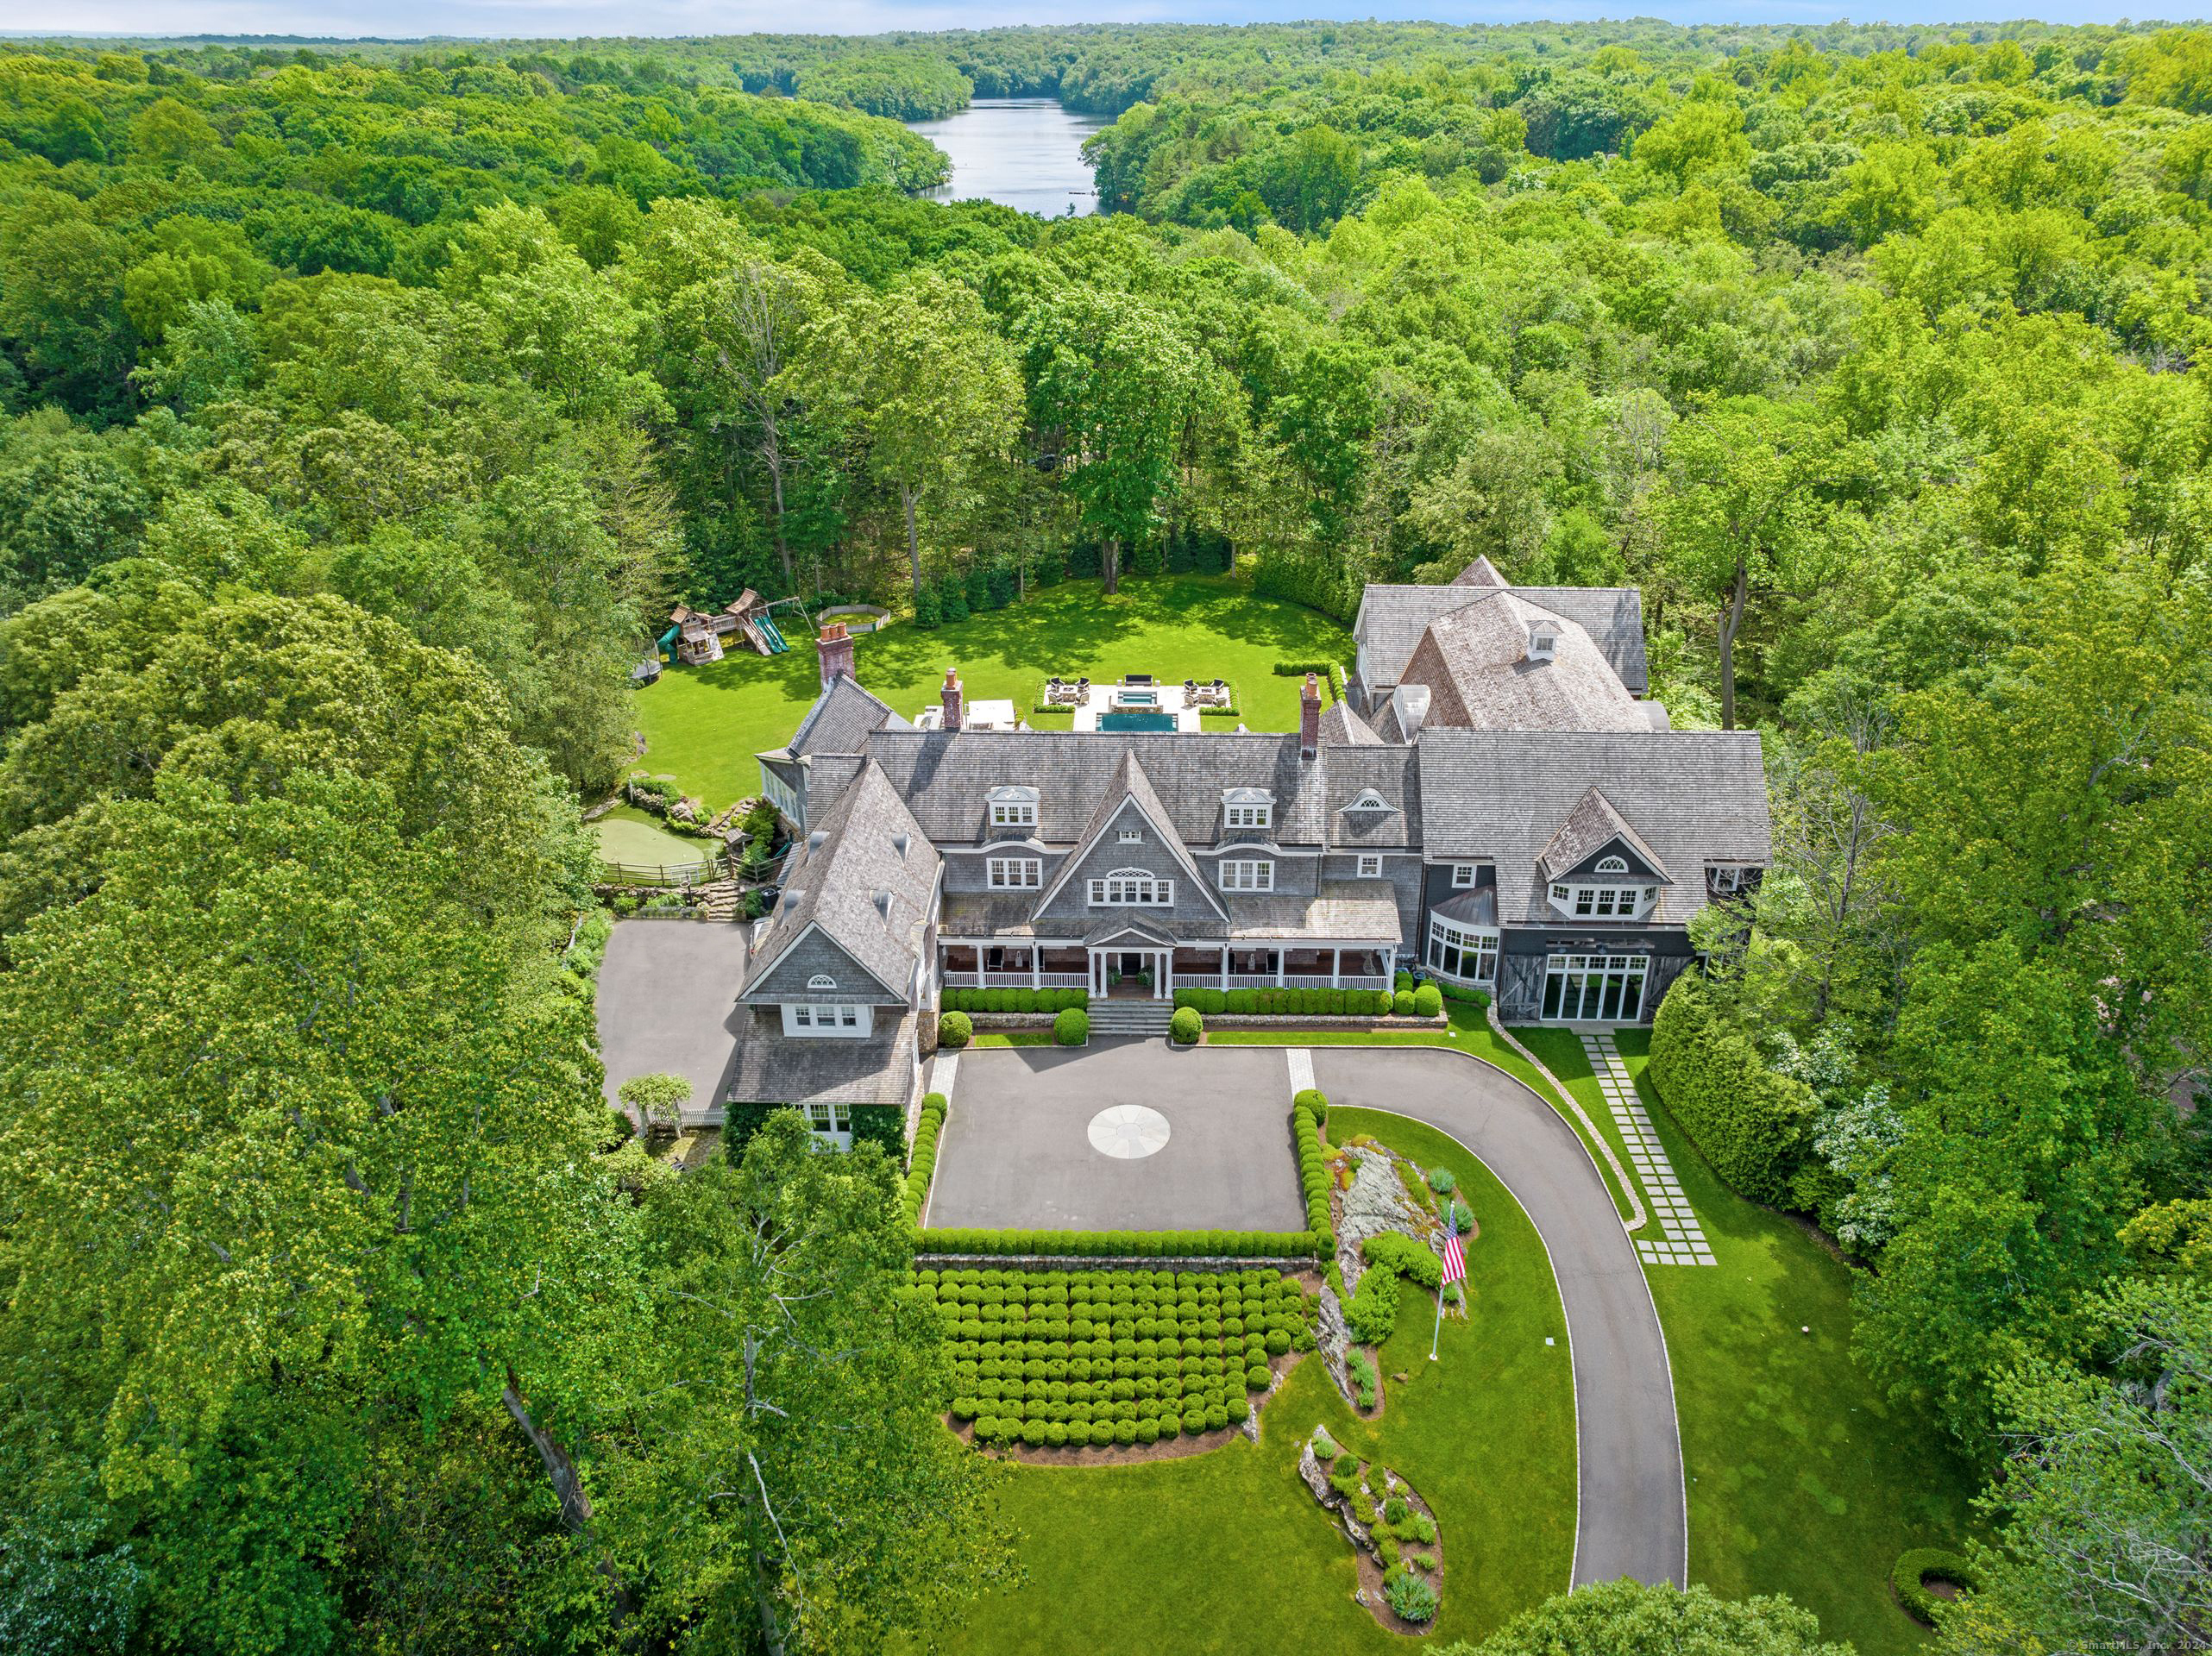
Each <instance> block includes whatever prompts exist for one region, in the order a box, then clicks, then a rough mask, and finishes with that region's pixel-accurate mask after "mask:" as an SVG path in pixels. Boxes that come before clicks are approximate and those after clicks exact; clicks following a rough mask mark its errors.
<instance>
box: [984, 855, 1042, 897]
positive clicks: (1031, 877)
mask: <svg viewBox="0 0 2212 1656" xmlns="http://www.w3.org/2000/svg"><path fill="white" fill-rule="evenodd" d="M985 865H986V867H987V869H989V872H990V888H991V889H992V890H993V891H1034V890H1035V889H1036V888H1038V887H1039V886H1040V885H1042V884H1043V883H1044V878H1045V865H1044V864H1043V863H1042V862H1039V861H1038V860H1037V859H1036V858H1035V857H1034V856H994V857H990V858H987V859H985Z"/></svg>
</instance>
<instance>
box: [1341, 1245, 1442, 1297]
mask: <svg viewBox="0 0 2212 1656" xmlns="http://www.w3.org/2000/svg"><path fill="white" fill-rule="evenodd" d="M1360 1257H1361V1258H1363V1259H1365V1260H1366V1261H1367V1263H1368V1264H1370V1265H1374V1266H1377V1267H1379V1268H1380V1269H1382V1270H1394V1271H1396V1272H1397V1273H1398V1275H1399V1276H1401V1277H1404V1278H1406V1279H1407V1280H1408V1281H1409V1282H1414V1283H1419V1284H1420V1285H1421V1286H1422V1287H1423V1288H1425V1289H1429V1290H1430V1292H1431V1293H1434V1292H1435V1291H1436V1289H1437V1288H1438V1287H1439V1286H1441V1285H1442V1283H1443V1280H1444V1262H1443V1261H1442V1259H1439V1258H1437V1257H1436V1255H1435V1254H1434V1253H1433V1252H1431V1251H1430V1250H1429V1249H1428V1248H1426V1247H1424V1246H1423V1245H1421V1244H1420V1243H1418V1242H1417V1241H1415V1240H1414V1239H1412V1238H1411V1237H1410V1236H1408V1235H1406V1234H1405V1233H1404V1232H1402V1231H1384V1232H1382V1233H1380V1234H1379V1235H1376V1236H1371V1237H1369V1238H1368V1239H1367V1240H1366V1241H1365V1242H1363V1243H1361V1245H1360ZM1373 1275H1374V1272H1373V1271H1369V1272H1368V1273H1367V1276H1368V1277H1372V1276H1373ZM1360 1286H1361V1288H1365V1287H1366V1286H1367V1277H1361V1279H1360ZM1354 1297H1355V1298H1356V1297H1357V1295H1354Z"/></svg>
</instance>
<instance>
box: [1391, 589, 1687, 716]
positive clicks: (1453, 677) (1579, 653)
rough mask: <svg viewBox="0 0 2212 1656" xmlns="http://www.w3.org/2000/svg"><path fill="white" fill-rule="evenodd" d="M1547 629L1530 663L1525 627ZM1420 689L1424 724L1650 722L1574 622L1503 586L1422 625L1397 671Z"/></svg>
mask: <svg viewBox="0 0 2212 1656" xmlns="http://www.w3.org/2000/svg"><path fill="white" fill-rule="evenodd" d="M1536 627H1546V628H1555V629H1556V630H1555V634H1554V641H1553V649H1552V654H1551V655H1550V656H1549V659H1547V660H1543V661H1531V660H1530V659H1529V635H1530V631H1531V630H1532V629H1533V628H1536ZM1401 679H1402V681H1403V682H1404V683H1407V684H1419V685H1425V686H1427V687H1428V688H1429V692H1430V703H1429V714H1428V718H1426V719H1425V720H1424V721H1423V729H1424V730H1425V729H1428V728H1431V727H1433V726H1436V725H1439V724H1442V725H1464V726H1467V727H1470V728H1473V729H1475V730H1488V731H1649V730H1650V728H1651V716H1650V713H1648V712H1646V711H1645V710H1644V709H1643V707H1642V706H1640V705H1639V704H1638V703H1637V701H1636V699H1634V698H1633V697H1631V695H1630V694H1629V693H1628V692H1627V690H1626V689H1625V688H1624V687H1623V686H1622V684H1621V681H1620V675H1619V674H1617V673H1615V672H1614V671H1613V669H1612V666H1611V665H1610V664H1609V663H1608V662H1606V658H1605V656H1604V655H1603V654H1602V653H1601V652H1600V651H1599V649H1598V647H1597V645H1595V644H1594V643H1592V642H1591V640H1590V636H1589V635H1588V634H1587V633H1586V632H1584V631H1583V630H1582V629H1581V628H1580V626H1579V625H1577V624H1575V623H1574V620H1573V619H1572V618H1568V617H1566V616H1562V615H1560V614H1559V613H1558V612H1556V611H1554V610H1551V609H1549V608H1547V607H1545V606H1544V605H1539V604H1534V603H1531V602H1530V601H1529V600H1528V599H1526V598H1524V597H1523V596H1522V595H1521V594H1520V593H1518V592H1513V591H1510V590H1508V589H1507V588H1505V587H1503V586H1495V587H1490V588H1486V589H1482V590H1480V591H1478V592H1477V593H1476V594H1475V596H1474V598H1473V599H1471V600H1470V601H1469V602H1467V603H1466V604H1464V605H1461V607H1460V608H1458V609H1455V610H1453V611H1451V612H1448V613H1447V614H1444V615H1440V616H1438V617H1437V618H1436V619H1435V620H1434V621H1432V622H1430V624H1429V630H1428V631H1427V632H1425V633H1424V634H1423V635H1422V638H1421V642H1420V643H1418V644H1417V645H1416V646H1415V648H1414V651H1413V655H1412V659H1411V660H1410V661H1408V662H1406V664H1405V670H1404V674H1402V675H1401Z"/></svg>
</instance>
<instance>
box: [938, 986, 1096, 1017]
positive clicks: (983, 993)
mask: <svg viewBox="0 0 2212 1656" xmlns="http://www.w3.org/2000/svg"><path fill="white" fill-rule="evenodd" d="M939 1003H940V1004H941V1005H942V1007H943V1008H944V1009H945V1010H946V1012H1060V1011H1063V1010H1065V1008H1067V1007H1088V1006H1089V1005H1090V990H1088V989H946V991H945V992H944V994H941V995H940V996H939Z"/></svg>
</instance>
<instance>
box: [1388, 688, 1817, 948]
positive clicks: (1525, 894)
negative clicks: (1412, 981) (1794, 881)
mask: <svg viewBox="0 0 2212 1656" xmlns="http://www.w3.org/2000/svg"><path fill="white" fill-rule="evenodd" d="M1593 788H1595V789H1597V790H1598V791H1599V792H1600V793H1602V794H1603V795H1604V797H1605V800H1606V804H1607V806H1609V807H1610V808H1611V809H1612V811H1613V812H1616V813H1617V814H1618V817H1619V818H1620V819H1621V820H1622V821H1623V822H1624V823H1626V824H1628V825H1631V827H1632V828H1633V830H1634V831H1635V833H1636V834H1637V838H1638V841H1639V843H1640V844H1641V845H1642V846H1643V848H1644V849H1645V850H1649V852H1650V855H1651V856H1652V858H1653V859H1654V861H1655V862H1662V864H1663V866H1665V867H1666V868H1668V869H1672V870H1673V871H1674V874H1675V879H1674V882H1673V883H1672V884H1669V885H1664V886H1662V887H1661V888H1660V894H1659V906H1658V910H1657V913H1656V915H1655V916H1654V918H1655V919H1656V920H1657V921H1658V922H1659V923H1660V924H1662V925H1681V924H1683V923H1684V922H1686V921H1687V920H1688V919H1690V917H1691V916H1692V915H1694V913H1697V911H1698V910H1699V909H1700V908H1702V907H1704V906H1705V889H1706V888H1705V879H1704V871H1705V868H1706V864H1708V863H1712V862H1725V863H1738V864H1744V865H1747V866H1751V867H1763V866H1765V865H1766V863H1768V862H1769V861H1771V860H1772V856H1773V837H1772V831H1771V829H1770V827H1769V820H1768V815H1767V788H1766V776H1765V773H1764V770H1763V766H1762V763H1761V758H1760V749H1759V737H1758V734H1757V732H1756V731H1668V732H1665V733H1661V732H1658V731H1636V732H1631V731H1461V730H1438V729H1434V728H1431V729H1428V730H1424V731H1422V733H1421V790H1422V796H1423V802H1422V819H1423V827H1424V830H1425V834H1426V839H1425V844H1424V847H1423V849H1424V850H1426V851H1427V852H1428V853H1429V855H1430V856H1433V857H1435V858H1436V859H1437V860H1438V861H1448V860H1453V859H1458V860H1461V861H1467V862H1478V861H1483V860H1487V861H1489V862H1493V863H1495V864H1496V866H1497V869H1498V915H1499V920H1500V921H1501V922H1503V923H1504V924H1505V925H1524V924H1525V923H1527V921H1528V919H1529V918H1530V915H1531V914H1532V913H1535V914H1538V915H1541V914H1542V913H1543V903H1544V900H1545V899H1544V893H1545V888H1546V887H1547V886H1548V885H1549V880H1548V879H1547V878H1546V876H1545V875H1544V873H1543V869H1542V867H1541V860H1542V858H1543V856H1544V853H1545V851H1546V850H1547V849H1548V848H1549V846H1550V844H1551V843H1552V841H1553V840H1554V839H1555V837H1557V835H1558V834H1559V831H1560V828H1561V825H1562V824H1563V823H1565V822H1566V821H1567V819H1568V818H1569V817H1570V816H1571V815H1573V814H1574V811H1575V808H1576V806H1579V805H1580V803H1581V801H1582V800H1583V798H1584V796H1585V795H1587V793H1589V792H1590V791H1591V790H1592V789H1593ZM1640 854H1641V852H1639V855H1640Z"/></svg>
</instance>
